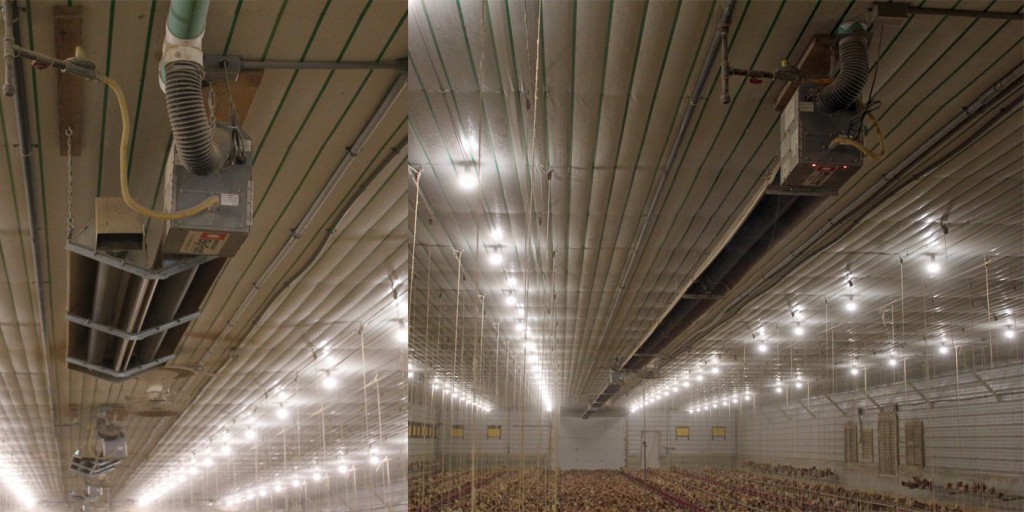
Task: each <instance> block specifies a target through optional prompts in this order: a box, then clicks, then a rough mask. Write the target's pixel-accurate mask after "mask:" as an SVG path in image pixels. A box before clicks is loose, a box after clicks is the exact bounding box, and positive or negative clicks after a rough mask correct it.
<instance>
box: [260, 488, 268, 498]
mask: <svg viewBox="0 0 1024 512" xmlns="http://www.w3.org/2000/svg"><path fill="white" fill-rule="evenodd" d="M259 495H260V497H263V496H266V495H267V490H266V489H260V491H259Z"/></svg>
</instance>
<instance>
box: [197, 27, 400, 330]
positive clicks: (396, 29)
mask: <svg viewBox="0 0 1024 512" xmlns="http://www.w3.org/2000/svg"><path fill="white" fill-rule="evenodd" d="M407 16H408V12H406V13H403V14H402V17H401V19H400V20H399V21H398V24H397V25H396V26H395V28H394V30H393V31H392V33H391V36H390V38H389V39H388V41H387V43H386V44H385V45H384V47H383V49H382V50H381V51H380V54H379V55H378V56H377V59H378V60H379V59H380V58H381V57H383V56H384V54H385V53H387V51H388V49H389V47H390V45H391V43H393V42H394V40H395V36H396V35H397V34H398V33H399V31H400V30H401V28H402V26H403V25H404V24H405V21H406V18H407ZM357 29H358V26H357V27H353V29H352V31H353V32H355V31H356V30H357ZM372 74H373V73H372V71H371V72H367V74H366V77H365V78H364V79H363V82H362V84H361V85H360V86H359V88H358V90H357V91H356V93H355V94H353V95H352V100H351V101H350V103H349V106H348V107H347V108H346V109H345V113H344V114H342V115H341V117H340V118H339V119H338V122H337V123H335V125H334V128H332V129H331V131H330V133H329V134H328V135H327V137H325V138H324V144H323V145H321V146H320V149H319V150H318V151H317V153H316V155H315V156H314V157H313V161H312V162H311V163H310V164H309V167H307V169H306V172H305V174H304V176H303V178H302V181H301V182H300V183H299V184H298V185H297V186H296V187H295V189H294V191H293V192H292V195H291V197H290V198H289V200H288V202H287V203H286V204H285V205H284V206H283V207H282V214H281V215H278V217H277V219H275V220H274V223H273V225H271V227H270V228H269V229H268V230H267V232H268V235H267V236H266V237H264V238H263V240H262V241H261V242H260V245H259V247H257V248H256V250H255V251H253V252H252V253H251V254H252V258H251V259H250V260H249V262H248V263H247V264H246V266H245V268H244V269H243V270H242V272H241V274H240V275H242V276H244V275H245V274H247V273H248V272H249V271H250V270H251V269H252V265H253V263H254V262H255V261H256V256H258V255H259V253H260V252H261V251H262V250H263V247H264V246H265V245H266V244H267V241H268V240H269V239H270V236H269V233H271V232H273V230H274V228H276V227H277V225H278V224H279V223H280V222H281V219H282V218H283V217H284V214H283V212H284V210H286V209H287V208H288V207H290V206H291V204H292V201H293V200H294V198H295V194H296V193H298V190H299V189H300V188H301V187H302V184H303V183H305V181H306V179H307V178H308V177H309V173H310V172H311V171H312V169H313V167H315V166H316V163H317V161H319V159H320V156H321V155H322V154H323V150H324V148H325V147H326V146H327V142H328V141H330V139H331V138H332V137H333V136H334V134H335V132H337V130H338V128H339V127H340V126H341V124H342V123H343V122H344V121H345V118H346V115H347V113H348V111H349V109H351V107H352V105H353V104H355V102H356V100H357V99H358V98H359V94H360V93H361V92H362V90H363V87H364V86H365V85H366V83H367V81H369V79H370V76H372ZM258 212H259V210H258V209H257V210H256V213H258ZM254 216H255V213H254ZM223 275H224V274H223V273H222V274H221V275H219V276H217V281H215V282H214V286H217V283H218V282H219V281H220V279H221V277H223ZM241 282H242V281H241V280H239V281H236V282H235V283H234V285H233V286H232V288H231V292H230V294H229V296H233V295H234V294H235V292H237V291H238V285H239V284H241ZM226 306H227V301H225V302H224V303H222V304H221V305H220V309H219V310H218V311H217V313H216V315H214V316H213V317H211V323H212V322H213V321H215V320H216V319H217V318H220V316H221V314H223V312H224V308H225V307H226ZM194 326H195V323H193V324H192V325H191V326H190V327H189V331H191V329H193V328H194ZM186 334H187V333H186Z"/></svg>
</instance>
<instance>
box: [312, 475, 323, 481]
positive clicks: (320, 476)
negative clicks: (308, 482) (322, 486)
mask: <svg viewBox="0 0 1024 512" xmlns="http://www.w3.org/2000/svg"><path fill="white" fill-rule="evenodd" d="M323 479H324V476H323V475H321V474H320V473H313V481H314V482H319V481H320V480H323Z"/></svg>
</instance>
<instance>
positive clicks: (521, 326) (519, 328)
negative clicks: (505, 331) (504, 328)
mask: <svg viewBox="0 0 1024 512" xmlns="http://www.w3.org/2000/svg"><path fill="white" fill-rule="evenodd" d="M516 330H517V331H519V332H523V331H525V330H526V324H524V323H522V322H519V323H517V324H516Z"/></svg>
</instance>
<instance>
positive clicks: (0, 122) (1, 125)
mask: <svg viewBox="0 0 1024 512" xmlns="http://www.w3.org/2000/svg"><path fill="white" fill-rule="evenodd" d="M0 131H2V133H3V137H4V159H5V160H6V161H7V182H8V183H9V184H10V189H9V190H10V191H11V200H12V201H13V202H14V205H13V206H14V221H15V225H16V227H17V230H18V232H19V234H18V244H19V246H20V249H21V253H20V254H21V263H22V267H23V269H22V270H23V273H24V275H26V276H27V275H29V268H28V259H29V254H28V251H26V249H25V237H24V236H21V208H20V207H19V206H18V193H17V192H16V191H17V188H15V184H14V164H13V163H12V162H11V142H10V140H9V139H8V138H7V118H6V116H5V115H4V109H3V105H0ZM0 248H2V243H0ZM7 268H8V267H7V263H6V261H5V262H4V272H5V273H6V272H7ZM8 281H10V280H9V279H8ZM9 285H10V283H8V286H9Z"/></svg>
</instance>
